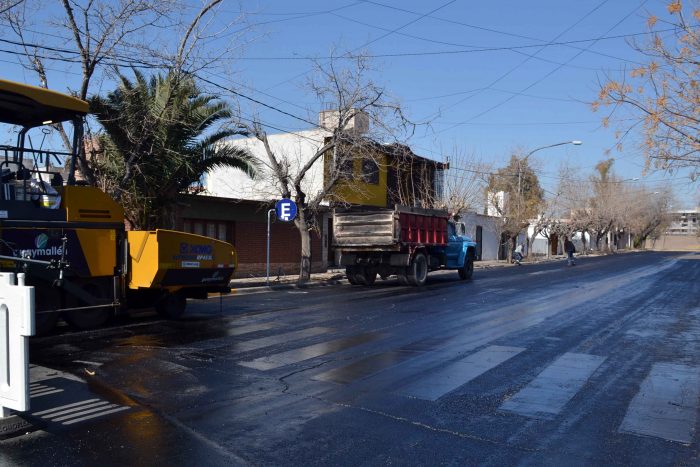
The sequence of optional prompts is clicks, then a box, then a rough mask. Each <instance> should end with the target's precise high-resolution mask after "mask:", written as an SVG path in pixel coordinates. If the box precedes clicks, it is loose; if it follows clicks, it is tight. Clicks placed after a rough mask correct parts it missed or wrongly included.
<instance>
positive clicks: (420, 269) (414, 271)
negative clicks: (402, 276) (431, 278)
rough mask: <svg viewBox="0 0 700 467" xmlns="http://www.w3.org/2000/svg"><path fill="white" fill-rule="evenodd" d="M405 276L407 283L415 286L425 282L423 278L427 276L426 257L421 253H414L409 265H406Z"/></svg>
mask: <svg viewBox="0 0 700 467" xmlns="http://www.w3.org/2000/svg"><path fill="white" fill-rule="evenodd" d="M406 278H407V279H408V283H409V284H411V285H413V286H416V287H420V286H422V285H424V284H425V280H426V279H427V278H428V259H427V258H426V257H425V255H424V254H423V253H416V256H415V257H414V258H413V261H412V262H411V265H410V266H409V267H408V274H407V276H406Z"/></svg>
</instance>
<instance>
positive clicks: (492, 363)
mask: <svg viewBox="0 0 700 467" xmlns="http://www.w3.org/2000/svg"><path fill="white" fill-rule="evenodd" d="M524 350H525V349H524V348H522V347H507V346H500V345H492V346H489V347H486V348H485V349H483V350H480V351H479V352H476V353H473V354H471V355H469V356H467V357H465V358H463V359H461V360H459V361H457V362H455V363H451V364H449V365H447V366H446V367H444V368H441V369H440V370H438V371H435V372H431V373H430V374H428V375H426V376H425V377H423V378H421V379H419V380H417V381H415V382H413V383H411V384H409V385H408V386H405V387H404V388H402V389H400V390H399V391H398V392H399V393H401V394H405V395H408V396H412V397H416V398H418V399H424V400H429V401H434V400H437V399H439V398H440V397H442V396H444V395H445V394H447V393H448V392H451V391H453V390H455V389H457V388H458V387H460V386H462V385H464V384H466V383H468V382H469V381H471V380H473V379H475V378H477V377H478V376H480V375H482V374H484V373H486V372H487V371H489V370H491V369H493V368H495V367H497V366H498V365H500V364H501V363H503V362H505V361H507V360H509V359H511V358H512V357H514V356H516V355H518V354H519V353H520V352H522V351H524Z"/></svg>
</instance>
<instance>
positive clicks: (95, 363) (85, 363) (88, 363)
mask: <svg viewBox="0 0 700 467" xmlns="http://www.w3.org/2000/svg"><path fill="white" fill-rule="evenodd" d="M73 363H82V364H84V365H92V366H102V365H103V364H102V363H98V362H89V361H87V360H73Z"/></svg>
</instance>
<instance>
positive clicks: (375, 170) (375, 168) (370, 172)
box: [362, 159, 379, 185]
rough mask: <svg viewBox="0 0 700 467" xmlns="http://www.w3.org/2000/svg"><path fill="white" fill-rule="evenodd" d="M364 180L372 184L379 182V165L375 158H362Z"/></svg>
mask: <svg viewBox="0 0 700 467" xmlns="http://www.w3.org/2000/svg"><path fill="white" fill-rule="evenodd" d="M362 180H363V181H364V182H365V183H371V184H372V185H378V184H379V165H377V161H375V160H374V159H362Z"/></svg>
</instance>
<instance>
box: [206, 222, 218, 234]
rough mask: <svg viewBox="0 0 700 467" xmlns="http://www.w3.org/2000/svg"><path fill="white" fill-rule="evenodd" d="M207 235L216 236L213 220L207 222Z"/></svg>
mask: <svg viewBox="0 0 700 467" xmlns="http://www.w3.org/2000/svg"><path fill="white" fill-rule="evenodd" d="M207 237H209V238H216V224H215V223H213V222H208V223H207Z"/></svg>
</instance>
